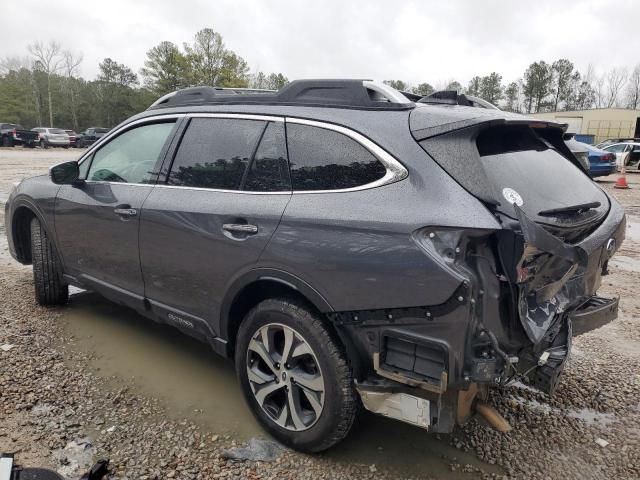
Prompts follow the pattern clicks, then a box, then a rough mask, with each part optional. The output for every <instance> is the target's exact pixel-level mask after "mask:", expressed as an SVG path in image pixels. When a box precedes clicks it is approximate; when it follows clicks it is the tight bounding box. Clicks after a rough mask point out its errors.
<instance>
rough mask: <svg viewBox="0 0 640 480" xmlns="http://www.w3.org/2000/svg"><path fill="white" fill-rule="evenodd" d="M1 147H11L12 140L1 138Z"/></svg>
mask: <svg viewBox="0 0 640 480" xmlns="http://www.w3.org/2000/svg"><path fill="white" fill-rule="evenodd" d="M2 146H3V147H13V140H11V138H9V137H8V136H6V135H5V136H4V137H2Z"/></svg>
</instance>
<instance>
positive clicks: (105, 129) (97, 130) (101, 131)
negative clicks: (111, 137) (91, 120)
mask: <svg viewBox="0 0 640 480" xmlns="http://www.w3.org/2000/svg"><path fill="white" fill-rule="evenodd" d="M94 132H96V133H108V132H109V129H108V128H96V129H95V130H94Z"/></svg>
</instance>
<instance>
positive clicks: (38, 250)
mask: <svg viewBox="0 0 640 480" xmlns="http://www.w3.org/2000/svg"><path fill="white" fill-rule="evenodd" d="M31 259H32V261H33V282H34V284H35V289H36V300H37V302H38V303H39V304H40V305H62V304H64V303H67V300H68V299H69V286H68V285H67V284H66V283H65V282H64V280H63V277H62V265H61V262H60V258H59V257H58V254H57V252H56V251H55V248H54V245H53V243H52V242H51V240H50V239H49V236H48V235H47V232H46V231H45V230H44V228H42V224H41V223H40V221H39V220H38V219H37V218H33V219H32V220H31Z"/></svg>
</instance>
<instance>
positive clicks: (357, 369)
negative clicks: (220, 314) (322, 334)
mask: <svg viewBox="0 0 640 480" xmlns="http://www.w3.org/2000/svg"><path fill="white" fill-rule="evenodd" d="M283 297H284V298H294V299H297V300H299V301H301V302H303V303H304V304H305V306H306V307H307V308H309V309H310V310H311V311H315V312H316V313H318V314H319V315H320V316H322V317H323V318H324V319H325V324H326V325H327V327H328V328H329V330H330V332H331V334H332V335H333V336H334V338H336V339H337V341H338V342H339V344H340V345H341V347H342V348H344V349H345V351H346V353H347V358H348V360H349V363H350V364H351V365H352V368H353V369H354V374H355V375H356V378H359V377H360V374H361V373H362V372H363V371H364V370H363V368H364V366H363V365H362V364H361V361H360V359H359V357H358V352H357V349H356V348H355V346H354V344H353V342H352V341H351V340H350V339H349V338H348V337H346V336H345V335H344V332H341V331H339V329H337V328H336V326H335V325H334V324H333V323H332V322H331V321H330V320H329V319H328V318H327V317H326V316H325V315H324V314H323V313H322V312H321V311H320V310H319V309H318V308H317V307H316V306H315V305H314V303H313V302H312V301H311V300H309V299H308V298H307V297H306V296H305V295H304V294H303V293H301V292H300V291H299V290H296V289H295V288H293V287H291V286H289V285H287V284H286V283H281V282H278V281H277V280H257V281H255V282H253V283H251V284H249V285H247V286H246V287H244V288H243V289H242V290H240V292H239V293H238V294H237V295H236V296H235V298H234V299H233V302H232V304H231V308H230V310H229V315H228V317H227V331H226V333H227V355H228V356H229V357H230V358H234V355H235V348H236V339H237V335H238V329H239V328H240V324H241V323H242V320H243V319H244V317H245V316H246V315H247V313H249V311H250V310H251V309H252V308H253V307H255V306H256V305H257V304H258V303H260V302H262V301H263V300H266V299H268V298H283Z"/></svg>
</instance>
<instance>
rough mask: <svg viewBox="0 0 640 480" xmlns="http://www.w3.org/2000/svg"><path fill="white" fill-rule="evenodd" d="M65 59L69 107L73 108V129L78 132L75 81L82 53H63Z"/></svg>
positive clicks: (69, 51) (67, 51)
mask: <svg viewBox="0 0 640 480" xmlns="http://www.w3.org/2000/svg"><path fill="white" fill-rule="evenodd" d="M62 56H63V58H64V67H63V68H64V74H65V76H66V77H67V82H66V83H67V91H68V92H69V106H70V108H71V118H72V120H73V128H74V129H75V130H78V112H77V111H76V103H77V101H76V85H75V83H76V82H75V80H76V77H77V76H78V75H79V73H80V72H79V67H80V64H81V63H82V53H79V54H74V53H73V52H72V51H71V50H65V51H64V52H62Z"/></svg>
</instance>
